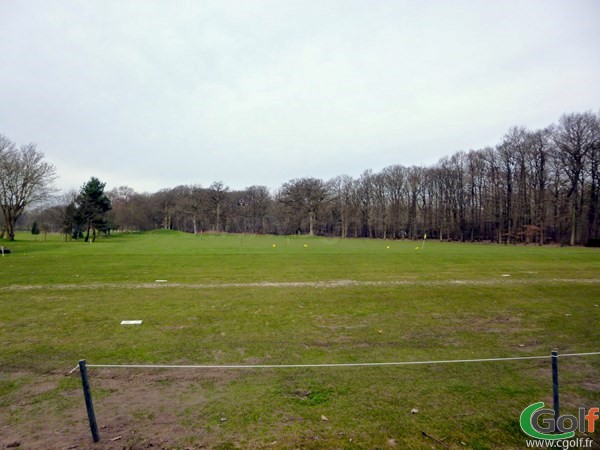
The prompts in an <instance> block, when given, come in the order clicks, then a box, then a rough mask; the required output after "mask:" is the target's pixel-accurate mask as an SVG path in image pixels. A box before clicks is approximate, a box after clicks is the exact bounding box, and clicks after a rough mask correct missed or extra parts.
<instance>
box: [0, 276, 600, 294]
mask: <svg viewBox="0 0 600 450" xmlns="http://www.w3.org/2000/svg"><path fill="white" fill-rule="evenodd" d="M598 283H600V278H534V279H521V280H519V279H516V280H515V279H508V278H493V279H484V280H429V281H420V280H397V281H393V280H391V281H360V280H328V281H281V282H276V281H260V282H256V283H200V284H198V283H168V282H167V283H156V282H155V283H91V284H30V285H12V286H3V287H0V291H29V290H41V289H48V290H57V291H60V290H76V289H83V290H87V289H165V288H181V289H218V288H305V287H307V288H326V289H331V288H344V287H394V286H506V285H538V284H598Z"/></svg>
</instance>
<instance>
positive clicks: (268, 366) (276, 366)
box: [69, 352, 600, 374]
mask: <svg viewBox="0 0 600 450" xmlns="http://www.w3.org/2000/svg"><path fill="white" fill-rule="evenodd" d="M593 355H600V352H590V353H564V354H562V355H559V357H560V358H566V357H572V356H593ZM548 358H552V355H544V356H513V357H508V358H479V359H448V360H438V361H398V362H370V363H341V364H252V365H245V364H231V365H227V364H224V365H168V364H167V365H165V364H86V366H87V367H97V368H108V369H117V368H118V369H296V368H319V367H379V366H411V365H421V364H457V363H475V362H493V361H522V360H528V359H548ZM78 367H79V366H77V367H75V368H74V369H73V370H71V372H69V373H70V374H71V373H73V372H75V370H77V368H78Z"/></svg>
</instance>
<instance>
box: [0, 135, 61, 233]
mask: <svg viewBox="0 0 600 450" xmlns="http://www.w3.org/2000/svg"><path fill="white" fill-rule="evenodd" d="M55 179H56V170H55V168H54V166H53V165H52V164H49V163H47V162H46V161H45V160H44V154H43V153H42V152H40V151H39V150H38V149H37V147H36V145H35V144H27V145H22V146H20V147H19V148H17V147H16V146H15V144H14V143H12V142H11V141H10V140H9V139H8V138H6V137H5V136H2V135H0V208H2V214H3V216H4V229H3V230H2V232H1V234H0V237H4V236H6V237H7V238H8V239H9V240H11V241H12V240H14V238H15V225H16V222H17V219H18V218H19V217H20V216H21V214H23V211H25V209H26V208H27V207H28V206H30V205H32V204H35V203H37V202H41V201H43V200H46V199H47V198H48V197H49V196H50V195H51V193H52V191H53V189H52V183H53V182H54V180H55Z"/></svg>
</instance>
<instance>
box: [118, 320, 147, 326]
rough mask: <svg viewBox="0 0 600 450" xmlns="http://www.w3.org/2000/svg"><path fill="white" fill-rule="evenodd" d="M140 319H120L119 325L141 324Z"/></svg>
mask: <svg viewBox="0 0 600 450" xmlns="http://www.w3.org/2000/svg"><path fill="white" fill-rule="evenodd" d="M141 324H142V321H141V320H122V321H121V325H141Z"/></svg>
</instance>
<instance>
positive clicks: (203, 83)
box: [0, 0, 600, 192]
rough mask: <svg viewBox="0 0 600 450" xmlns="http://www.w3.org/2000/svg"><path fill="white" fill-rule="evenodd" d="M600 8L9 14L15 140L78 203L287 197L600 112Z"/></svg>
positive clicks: (423, 5) (5, 107)
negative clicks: (164, 192) (216, 193)
mask: <svg viewBox="0 0 600 450" xmlns="http://www.w3.org/2000/svg"><path fill="white" fill-rule="evenodd" d="M599 23H600V1H596V0H590V1H580V0H573V1H568V0H564V1H554V0H543V1H525V0H518V1H507V0H502V1H487V0H479V1H477V0H473V1H439V2H434V1H419V0H415V1H399V0H394V1H386V0H377V1H375V0H372V1H367V0H362V1H355V0H345V1H334V0H332V1H327V0H315V1H310V0H302V1H292V0H278V1H262V0H260V1H259V0H240V1H223V0H215V1H210V0H209V1H200V0H198V1H189V2H185V1H167V0H164V1H142V0H139V1H124V0H118V1H90V0H85V1H84V0H82V1H51V2H49V1H46V0H40V1H21V0H19V1H17V0H2V1H1V2H0V55H1V61H2V62H1V66H2V67H1V69H0V134H4V135H5V136H7V137H8V138H10V139H11V140H13V141H15V142H17V143H18V144H25V143H29V142H34V143H36V144H37V145H38V148H39V149H40V150H42V151H43V152H44V153H45V155H46V158H47V160H48V161H49V162H51V163H53V164H54V165H55V166H56V168H57V171H58V174H59V175H60V179H59V180H58V183H57V184H58V186H59V187H60V188H62V189H68V188H79V187H80V186H81V185H82V184H83V183H84V182H85V181H87V180H88V179H89V177H90V176H96V177H99V178H100V179H101V180H102V181H105V182H107V188H109V189H110V188H113V187H117V186H121V185H127V186H130V187H133V188H134V189H136V190H137V191H140V192H141V191H148V192H154V191H156V190H158V189H161V188H167V187H175V186H177V185H180V184H201V185H203V186H208V185H210V184H211V183H212V182H213V181H217V180H221V181H223V182H224V183H225V184H226V185H228V186H230V187H231V188H232V189H242V188H244V187H247V186H250V185H253V184H261V185H266V186H268V187H270V188H277V187H279V186H280V185H281V184H282V183H283V182H285V181H288V180H290V179H292V178H298V177H304V176H313V177H319V178H322V179H325V180H326V179H329V178H332V177H334V176H336V175H341V174H349V175H352V176H355V177H356V176H359V175H360V174H361V173H362V172H363V171H364V170H365V169H369V168H371V169H373V170H375V171H378V170H381V169H382V168H384V167H386V166H388V165H392V164H403V165H406V166H409V165H413V164H423V165H430V164H433V163H435V162H436V161H437V160H438V159H439V158H440V157H443V156H446V155H450V154H452V153H454V152H455V151H458V150H469V149H477V148H482V147H485V146H488V145H491V146H493V145H496V144H497V143H498V142H499V141H500V139H501V138H502V135H503V134H504V133H505V132H506V131H507V130H508V129H509V128H510V127H511V126H514V125H522V126H525V127H527V128H530V129H536V128H541V127H545V126H547V125H549V124H551V123H553V122H556V121H557V120H558V119H559V117H560V116H561V115H562V114H563V113H570V112H583V111H587V110H593V111H598V110H599V109H600V27H599V26H598V24H599Z"/></svg>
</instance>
